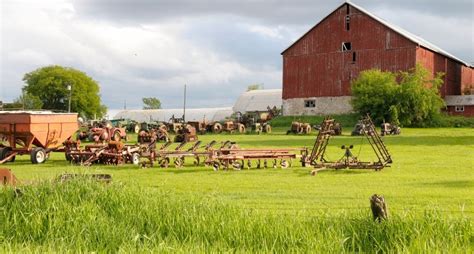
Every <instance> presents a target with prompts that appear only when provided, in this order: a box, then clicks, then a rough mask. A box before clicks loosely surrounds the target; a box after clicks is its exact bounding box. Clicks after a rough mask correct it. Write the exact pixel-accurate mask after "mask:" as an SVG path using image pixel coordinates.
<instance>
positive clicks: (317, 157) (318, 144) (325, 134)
mask: <svg viewBox="0 0 474 254" xmlns="http://www.w3.org/2000/svg"><path fill="white" fill-rule="evenodd" d="M360 125H361V126H362V127H361V130H360V132H361V134H362V135H364V136H365V138H366V139H367V140H368V142H369V144H370V146H371V147H372V150H373V151H374V153H375V155H376V156H377V159H378V161H375V162H364V161H360V160H359V159H358V158H357V157H356V156H354V155H353V154H352V152H351V150H352V148H353V145H350V146H342V147H341V148H342V149H343V150H344V151H345V152H344V155H343V156H342V158H341V159H339V160H337V161H328V160H327V159H326V157H325V154H326V148H327V146H328V144H329V139H330V137H331V136H332V135H333V133H334V131H333V128H334V119H329V118H326V119H325V120H323V122H322V123H321V128H320V130H319V133H318V136H317V138H316V141H315V143H314V146H313V149H312V151H311V154H308V155H307V156H304V157H303V164H305V165H311V166H314V167H315V169H314V170H313V171H312V174H313V175H315V174H316V173H317V172H318V171H320V170H323V169H327V168H333V169H344V168H350V169H375V170H376V171H378V170H381V169H383V168H384V167H388V166H389V164H391V163H392V159H391V156H390V153H389V152H388V150H387V147H386V146H385V144H384V143H383V141H382V139H381V138H380V136H379V135H378V133H377V132H376V131H375V126H374V124H373V122H372V120H371V119H370V117H369V116H367V117H365V118H364V119H362V120H361V121H360Z"/></svg>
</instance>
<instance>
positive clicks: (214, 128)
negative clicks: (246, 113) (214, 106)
mask: <svg viewBox="0 0 474 254" xmlns="http://www.w3.org/2000/svg"><path fill="white" fill-rule="evenodd" d="M212 132H213V133H216V134H219V133H221V132H222V124H220V123H215V124H214V125H213V126H212Z"/></svg>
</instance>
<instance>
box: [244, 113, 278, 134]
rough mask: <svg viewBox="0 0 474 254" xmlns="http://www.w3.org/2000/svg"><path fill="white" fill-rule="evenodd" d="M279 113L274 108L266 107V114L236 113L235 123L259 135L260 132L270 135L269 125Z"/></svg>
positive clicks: (270, 128)
mask: <svg viewBox="0 0 474 254" xmlns="http://www.w3.org/2000/svg"><path fill="white" fill-rule="evenodd" d="M279 114H280V111H279V110H278V109H277V108H276V107H273V108H270V107H267V111H266V112H258V111H255V112H246V113H245V114H243V113H242V112H236V118H237V122H239V123H241V124H243V125H244V126H245V128H247V129H249V130H252V131H255V132H256V133H258V134H260V133H262V132H265V133H271V132H272V127H271V125H270V123H269V121H270V120H272V119H273V118H274V117H276V116H278V115H279Z"/></svg>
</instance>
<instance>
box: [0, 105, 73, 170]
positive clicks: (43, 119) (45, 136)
mask: <svg viewBox="0 0 474 254" xmlns="http://www.w3.org/2000/svg"><path fill="white" fill-rule="evenodd" d="M78 127H79V125H78V122H77V114H76V113H51V112H29V111H18V112H15V111H7V112H1V113H0V164H2V163H5V162H14V161H15V157H16V156H17V155H24V154H29V155H30V157H31V162H32V163H33V164H38V163H43V162H45V161H46V160H47V159H48V157H49V153H50V152H53V151H62V143H63V141H65V140H67V139H68V138H70V137H71V135H72V134H74V132H76V131H77V129H78Z"/></svg>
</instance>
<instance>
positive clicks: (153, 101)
mask: <svg viewBox="0 0 474 254" xmlns="http://www.w3.org/2000/svg"><path fill="white" fill-rule="evenodd" d="M142 101H143V109H160V108H161V101H160V100H159V99H157V98H155V97H146V98H142Z"/></svg>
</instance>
